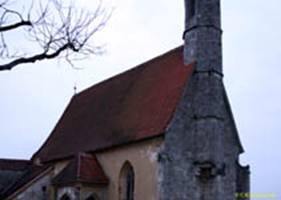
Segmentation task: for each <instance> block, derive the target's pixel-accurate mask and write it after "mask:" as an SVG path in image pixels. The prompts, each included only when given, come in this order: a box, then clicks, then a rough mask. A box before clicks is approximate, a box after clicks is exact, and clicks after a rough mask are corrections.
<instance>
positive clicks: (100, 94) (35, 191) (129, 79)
mask: <svg viewBox="0 0 281 200" xmlns="http://www.w3.org/2000/svg"><path fill="white" fill-rule="evenodd" d="M185 10H186V18H185V31H184V34H183V37H184V45H183V46H180V47H177V48H175V49H173V50H171V51H169V52H167V53H165V54H163V55H160V56H158V57H156V58H153V59H151V60H150V61H148V62H145V63H143V64H141V65H139V66H136V67H134V68H132V69H130V70H128V71H126V72H124V73H121V74H119V75H116V76H114V77H112V78H110V79H107V80H105V81H103V82H101V83H98V84H96V85H94V86H92V87H90V88H88V89H86V90H84V91H82V92H81V93H79V94H76V95H74V96H73V97H72V99H71V101H70V103H69V105H68V106H67V108H66V110H65V112H64V113H63V115H62V116H61V118H60V120H59V121H58V123H57V124H56V126H55V128H54V130H53V131H52V132H51V134H50V135H49V137H48V138H47V140H46V141H45V142H44V144H43V145H42V146H41V148H40V149H39V150H38V151H37V152H35V153H34V155H33V156H32V158H31V159H30V160H9V159H0V199H1V200H238V199H244V200H247V199H248V198H241V195H237V194H248V193H249V189H250V188H249V182H250V181H249V167H248V166H246V167H244V166H241V165H240V164H239V156H240V154H242V153H243V151H244V150H243V147H242V145H241V142H240V139H239V135H238V131H237V129H236V125H235V121H234V118H233V115H232V112H231V108H230V104H229V101H228V97H227V94H226V91H225V87H224V84H223V68H222V29H221V14H220V0H185ZM179 20H180V19H179ZM152 48H153V47H152Z"/></svg>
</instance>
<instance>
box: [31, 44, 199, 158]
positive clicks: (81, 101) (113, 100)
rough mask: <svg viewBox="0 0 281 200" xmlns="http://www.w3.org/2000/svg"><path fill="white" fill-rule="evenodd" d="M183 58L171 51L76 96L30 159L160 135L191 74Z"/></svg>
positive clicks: (175, 50)
mask: <svg viewBox="0 0 281 200" xmlns="http://www.w3.org/2000/svg"><path fill="white" fill-rule="evenodd" d="M182 52H183V47H179V48H177V49H174V50H172V51H170V52H168V53H166V54H164V55H162V56H159V57H157V58H155V59H153V60H151V61H148V62H146V63H144V64H142V65H140V66H138V67H136V68H133V69H131V70H129V71H127V72H125V73H122V74H120V75H117V76H115V77H113V78H111V79H108V80H106V81H104V82H102V83H99V84H97V85H95V86H93V87H90V88H89V89H87V90H85V91H83V92H81V93H80V94H77V95H75V96H74V97H73V98H72V100H71V102H70V104H69V106H68V107H67V109H66V110H65V112H64V114H63V116H62V117H61V119H60V120H59V122H58V124H57V125H56V127H55V129H54V130H53V132H52V133H51V135H50V136H49V138H48V139H47V141H46V142H45V143H44V144H43V146H42V147H41V148H40V149H39V151H38V152H37V153H36V154H35V155H34V156H33V158H39V159H41V160H42V161H50V160H54V159H61V158H65V157H68V156H73V155H76V154H77V153H78V152H90V151H97V150H101V149H105V148H109V147H113V146H116V145H121V144H125V143H129V142H135V141H139V140H142V139H147V138H151V137H156V136H159V135H161V134H163V133H164V132H165V129H166V127H167V125H168V123H169V122H170V120H171V118H172V116H173V113H174V110H175V108H176V105H177V103H178V101H179V99H180V97H181V94H182V92H183V91H182V90H183V88H184V86H185V83H186V82H187V79H188V78H189V77H190V76H191V74H192V72H193V66H192V65H189V66H185V65H184V64H183V55H182Z"/></svg>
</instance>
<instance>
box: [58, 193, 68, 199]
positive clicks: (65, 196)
mask: <svg viewBox="0 0 281 200" xmlns="http://www.w3.org/2000/svg"><path fill="white" fill-rule="evenodd" d="M60 200H70V197H69V196H68V195H67V194H64V195H63V196H62V197H61V198H60Z"/></svg>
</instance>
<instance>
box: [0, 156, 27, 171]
mask: <svg viewBox="0 0 281 200" xmlns="http://www.w3.org/2000/svg"><path fill="white" fill-rule="evenodd" d="M29 164H31V162H30V161H29V160H15V159H0V171H2V170H7V171H22V170H24V169H25V168H26V167H27V166H28V165H29Z"/></svg>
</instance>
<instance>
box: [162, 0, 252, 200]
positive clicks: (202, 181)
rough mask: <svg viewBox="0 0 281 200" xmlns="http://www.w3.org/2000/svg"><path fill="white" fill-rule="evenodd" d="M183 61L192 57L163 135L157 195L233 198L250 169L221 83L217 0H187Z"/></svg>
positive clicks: (186, 199)
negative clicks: (241, 159)
mask: <svg viewBox="0 0 281 200" xmlns="http://www.w3.org/2000/svg"><path fill="white" fill-rule="evenodd" d="M185 6H186V11H187V13H186V20H185V22H186V24H185V27H186V30H185V32H184V40H185V47H184V49H185V51H184V62H185V64H186V65H188V64H190V63H192V62H195V69H194V73H193V76H192V77H191V79H190V80H189V81H188V82H187V83H186V88H185V91H184V94H183V96H182V99H181V102H180V104H179V105H178V107H177V110H176V113H175V115H174V118H173V120H172V122H171V123H170V126H169V128H168V129H167V133H166V136H165V148H164V150H163V152H162V155H161V158H162V159H160V165H161V173H162V175H161V176H162V177H163V179H162V180H161V181H160V188H161V189H160V192H161V199H162V200H170V199H173V200H234V199H236V197H235V193H236V192H249V171H248V168H247V167H241V166H240V165H239V154H241V153H242V152H243V149H242V146H241V144H240V141H239V137H238V133H237V130H236V127H235V123H234V120H233V116H232V113H231V110H230V106H229V102H228V100H227V96H226V92H225V89H224V85H223V80H222V78H223V74H222V73H223V70H222V42H221V35H222V30H221V20H220V0H186V1H185Z"/></svg>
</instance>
